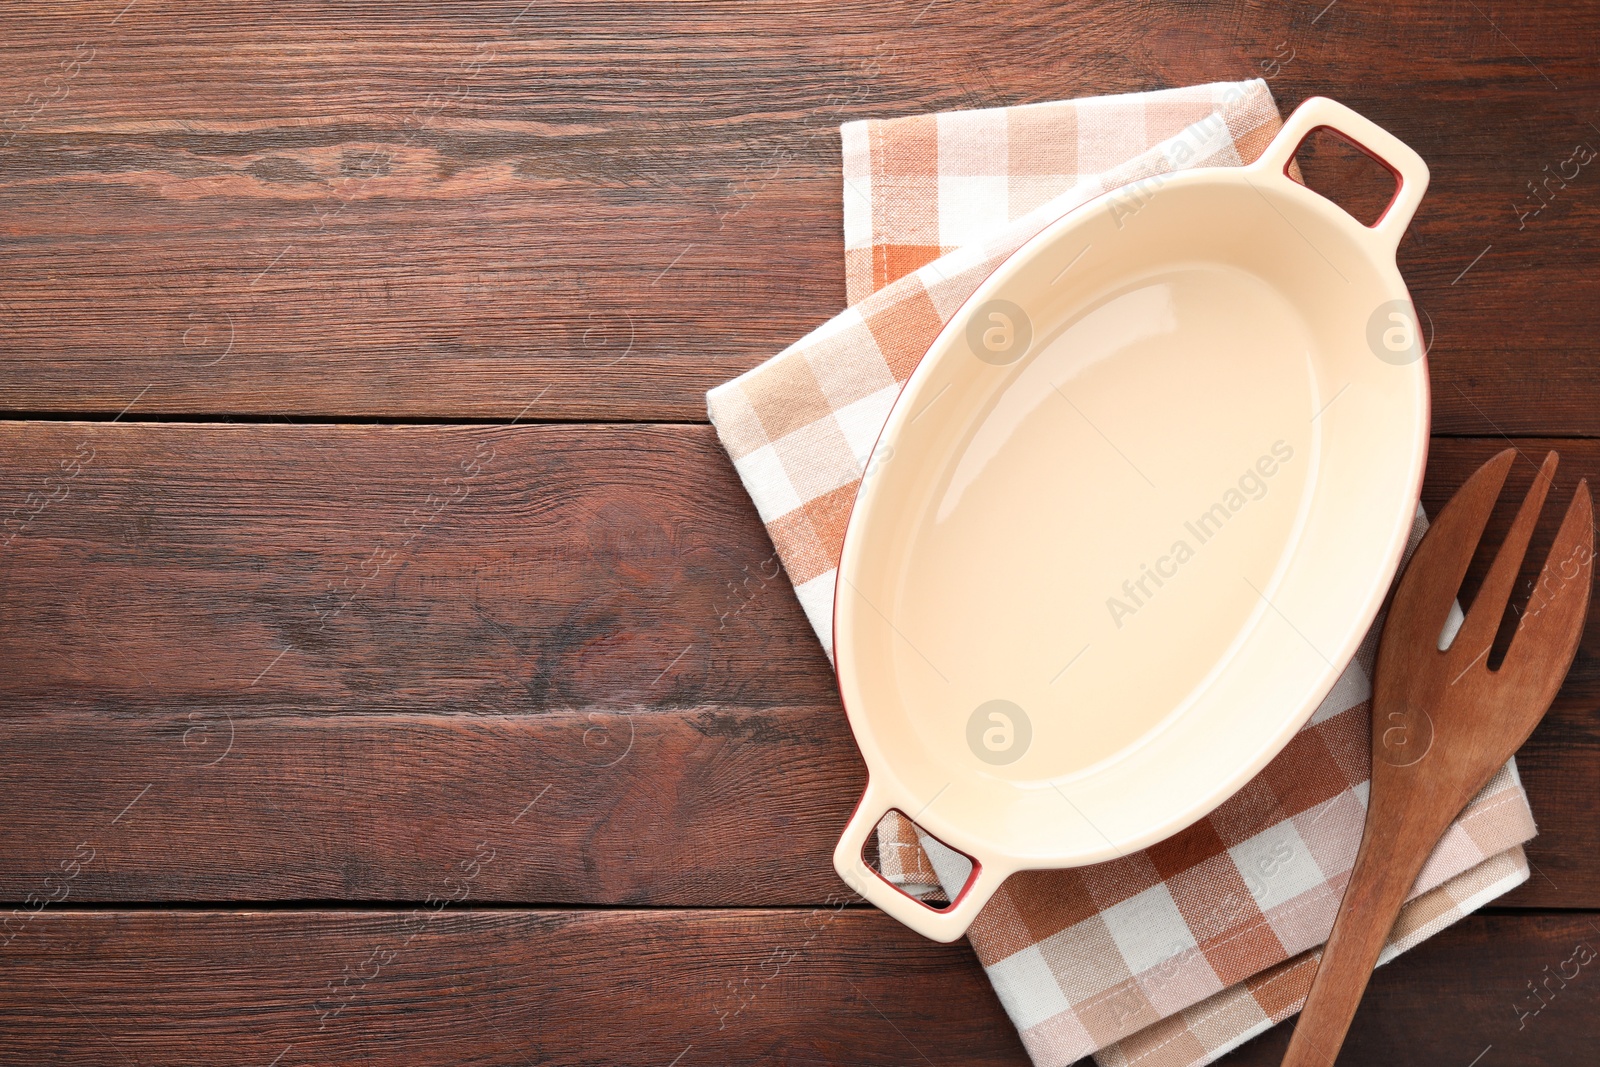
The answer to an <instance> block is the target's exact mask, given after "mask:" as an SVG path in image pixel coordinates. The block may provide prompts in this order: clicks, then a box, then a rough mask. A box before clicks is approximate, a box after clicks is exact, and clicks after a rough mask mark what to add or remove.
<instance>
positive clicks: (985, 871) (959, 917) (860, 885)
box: [833, 781, 1011, 941]
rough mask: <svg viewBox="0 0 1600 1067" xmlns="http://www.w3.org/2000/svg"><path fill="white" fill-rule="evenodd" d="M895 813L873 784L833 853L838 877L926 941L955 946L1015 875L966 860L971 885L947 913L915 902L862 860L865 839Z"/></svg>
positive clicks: (1002, 869)
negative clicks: (997, 893)
mask: <svg viewBox="0 0 1600 1067" xmlns="http://www.w3.org/2000/svg"><path fill="white" fill-rule="evenodd" d="M891 810H898V809H897V808H896V805H895V804H894V803H893V802H892V801H891V800H890V799H889V798H888V797H887V796H885V795H884V793H883V792H882V791H881V790H880V789H877V788H874V785H873V783H872V782H870V781H869V782H868V783H867V790H866V792H865V793H863V794H861V803H859V804H857V805H856V810H855V814H853V815H851V816H850V822H849V823H848V824H846V826H845V828H844V835H843V836H841V837H840V838H839V844H838V846H837V847H835V848H834V850H833V867H834V870H836V871H838V872H839V877H841V878H843V879H844V881H845V884H846V885H848V886H849V887H850V888H851V889H853V890H855V891H856V892H857V893H859V894H861V895H862V896H863V897H865V898H866V899H867V900H868V901H869V902H871V903H872V904H875V905H877V906H878V907H879V908H881V909H882V910H883V911H885V912H887V913H888V914H889V916H890V917H891V918H894V919H897V920H899V921H900V922H902V923H904V924H905V925H906V926H909V927H911V929H913V930H915V931H916V932H917V933H919V934H921V935H922V936H923V937H927V938H931V939H933V940H934V941H954V940H955V939H956V938H958V937H960V936H961V935H962V934H964V933H966V932H967V927H969V926H971V925H972V920H974V919H976V918H977V917H978V912H980V911H982V910H983V906H984V905H985V904H987V903H988V902H989V898H990V897H991V896H993V895H994V891H995V890H996V889H999V888H1000V883H1001V882H1004V881H1005V880H1006V876H1007V875H1009V874H1010V873H1011V872H1010V871H1009V870H1008V869H1005V868H1003V867H1002V866H1001V865H999V864H997V863H994V862H985V861H984V860H982V859H980V858H978V857H977V856H968V857H967V858H968V859H970V860H971V861H972V873H971V874H969V875H968V876H967V884H966V885H964V886H962V887H961V892H959V893H957V894H956V898H955V900H953V901H951V903H950V904H949V905H948V906H946V907H944V908H934V907H931V906H930V905H927V904H924V903H922V901H920V900H918V899H917V898H916V897H913V896H910V895H909V894H907V893H904V892H901V890H900V889H899V887H897V886H895V885H894V884H893V883H891V882H889V881H888V880H887V879H885V878H884V877H883V875H881V874H879V873H878V872H877V871H875V870H873V869H872V868H871V867H869V866H867V861H866V860H865V859H864V858H863V857H862V855H861V852H862V849H863V848H864V847H865V846H866V843H867V835H868V834H870V833H872V831H873V830H875V829H876V828H877V826H878V823H879V822H880V821H881V820H882V819H883V817H884V816H885V815H887V814H888V813H889V812H890V811H891Z"/></svg>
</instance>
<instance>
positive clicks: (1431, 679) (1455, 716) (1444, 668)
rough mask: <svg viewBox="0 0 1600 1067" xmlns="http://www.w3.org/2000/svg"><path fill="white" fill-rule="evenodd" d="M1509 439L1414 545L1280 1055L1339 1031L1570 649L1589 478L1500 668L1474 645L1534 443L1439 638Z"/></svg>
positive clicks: (1547, 474)
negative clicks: (1312, 961)
mask: <svg viewBox="0 0 1600 1067" xmlns="http://www.w3.org/2000/svg"><path fill="white" fill-rule="evenodd" d="M1516 455H1517V452H1516V450H1515V449H1507V450H1506V451H1504V452H1501V453H1500V454H1499V455H1498V456H1495V457H1494V458H1493V459H1491V460H1490V461H1489V462H1488V463H1485V464H1484V465H1483V466H1482V467H1480V468H1478V470H1477V471H1476V472H1475V473H1474V474H1473V475H1472V477H1471V478H1469V479H1468V480H1467V483H1466V484H1465V485H1463V486H1462V487H1461V489H1460V490H1459V491H1458V492H1457V493H1456V495H1455V496H1454V497H1453V498H1452V499H1451V501H1450V503H1449V504H1448V505H1446V506H1445V509H1444V511H1443V512H1441V513H1440V515H1439V518H1438V521H1437V522H1435V523H1434V524H1433V526H1432V527H1431V528H1430V529H1429V530H1428V532H1427V534H1426V536H1424V537H1423V539H1422V543H1421V544H1420V545H1418V546H1417V551H1416V554H1415V555H1414V556H1413V557H1412V558H1411V564H1410V566H1408V567H1407V568H1406V572H1405V577H1404V578H1403V579H1401V582H1400V587H1399V589H1398V590H1397V591H1396V592H1395V596H1394V603H1393V605H1392V606H1391V608H1390V610H1389V619H1388V622H1387V623H1386V624H1385V626H1384V629H1383V639H1382V642H1381V644H1380V645H1379V647H1378V663H1377V674H1376V677H1375V679H1374V681H1373V693H1372V792H1371V795H1370V799H1369V801H1368V804H1367V824H1366V832H1365V833H1364V834H1363V836H1362V838H1361V849H1360V851H1359V852H1358V853H1357V854H1356V862H1355V868H1354V870H1352V871H1351V872H1350V883H1349V885H1348V886H1347V887H1346V889H1345V892H1344V899H1343V900H1342V901H1341V902H1340V905H1339V914H1338V917H1337V918H1336V919H1335V920H1334V924H1333V934H1332V935H1331V936H1330V937H1329V938H1328V944H1327V947H1326V948H1324V949H1323V952H1322V963H1321V964H1320V966H1319V967H1318V969H1317V976H1316V979H1315V980H1314V981H1313V982H1312V985H1311V994H1310V996H1309V997H1308V998H1307V999H1306V1005H1305V1008H1304V1009H1303V1010H1302V1011H1301V1013H1300V1019H1299V1022H1298V1023H1296V1025H1295V1030H1294V1036H1293V1037H1292V1038H1291V1039H1290V1042H1289V1050H1288V1052H1287V1053H1285V1055H1284V1057H1283V1063H1284V1067H1309V1065H1316V1067H1325V1065H1328V1064H1332V1063H1333V1062H1334V1058H1335V1057H1336V1056H1337V1055H1338V1053H1339V1046H1340V1045H1341V1044H1343V1042H1344V1037H1345V1032H1346V1031H1347V1030H1349V1028H1350V1020H1351V1019H1352V1018H1353V1017H1354V1016H1355V1013H1356V1006H1357V1005H1358V1004H1359V1003H1360V1002H1361V994H1362V992H1363V991H1364V990H1365V989H1366V987H1367V980H1368V979H1369V978H1370V977H1371V976H1372V969H1373V968H1374V967H1375V966H1377V963H1378V954H1379V952H1380V951H1382V949H1383V945H1384V941H1385V940H1386V938H1387V936H1388V934H1389V931H1390V929H1391V928H1392V927H1393V926H1394V921H1395V917H1396V916H1397V915H1398V914H1399V913H1400V905H1401V904H1403V903H1404V902H1405V898H1406V894H1407V893H1408V892H1409V891H1410V889H1411V887H1412V885H1413V884H1414V883H1415V882H1416V880H1417V875H1418V874H1419V873H1420V872H1421V870H1422V866H1423V864H1424V863H1425V862H1426V861H1427V859H1428V856H1429V855H1430V854H1431V853H1432V852H1433V849H1434V846H1435V845H1437V844H1438V842H1439V839H1440V838H1441V837H1442V836H1444V832H1445V830H1446V829H1448V828H1449V826H1450V823H1451V821H1452V820H1453V819H1455V817H1456V815H1457V814H1459V813H1460V811H1461V809H1462V808H1463V807H1465V806H1466V803H1467V801H1469V800H1471V799H1472V797H1474V796H1475V795H1477V793H1478V792H1479V790H1481V789H1482V788H1483V787H1484V786H1485V785H1486V784H1487V783H1488V781H1489V779H1490V778H1491V777H1492V776H1493V775H1494V773H1495V772H1496V771H1497V770H1499V769H1500V767H1501V766H1503V765H1504V764H1505V762H1506V760H1508V759H1510V758H1511V756H1512V754H1513V753H1515V752H1516V750H1517V748H1518V747H1520V746H1521V744H1522V743H1523V742H1524V741H1525V740H1527V738H1528V735H1529V734H1530V733H1532V732H1533V728H1534V726H1536V725H1537V724H1538V722H1539V720H1540V719H1541V718H1543V717H1544V713H1545V709H1547V708H1548V707H1549V706H1550V701H1551V700H1553V699H1554V698H1555V695H1556V690H1557V689H1559V688H1560V686H1561V682H1562V679H1563V678H1565V677H1566V673H1567V669H1568V668H1569V667H1570V666H1571V665H1572V658H1573V656H1574V655H1575V654H1576V653H1577V650H1578V639H1579V637H1580V636H1581V635H1582V632H1583V621H1584V615H1585V613H1586V612H1587V610H1588V606H1589V586H1590V581H1591V578H1592V574H1591V570H1592V562H1593V559H1594V518H1593V510H1592V505H1591V503H1590V500H1589V484H1588V482H1587V481H1582V482H1579V483H1578V489H1577V492H1576V493H1575V494H1574V495H1573V498H1572V503H1571V504H1570V505H1568V507H1567V513H1566V516H1565V517H1564V518H1563V519H1562V522H1561V530H1560V532H1559V533H1557V534H1556V538H1555V543H1554V544H1553V545H1552V546H1551V548H1550V554H1549V555H1548V556H1547V557H1546V558H1545V563H1544V567H1543V569H1542V570H1541V571H1540V574H1539V584H1538V586H1537V587H1535V589H1534V591H1533V595H1532V597H1531V598H1530V600H1529V602H1528V607H1527V610H1526V611H1525V612H1523V615H1522V618H1521V620H1520V621H1519V622H1518V624H1517V630H1516V633H1515V635H1514V636H1513V638H1512V641H1511V646H1510V648H1509V649H1508V650H1507V651H1506V656H1505V660H1504V662H1502V663H1501V664H1500V666H1499V668H1498V669H1497V670H1492V671H1491V670H1489V668H1488V666H1487V660H1488V658H1489V649H1490V646H1491V645H1492V644H1493V643H1494V638H1495V632H1496V631H1497V630H1498V629H1499V626H1500V619H1501V616H1502V615H1503V614H1504V613H1505V607H1506V603H1507V601H1508V600H1509V599H1510V597H1511V589H1512V586H1513V585H1514V584H1515V583H1516V580H1517V572H1518V570H1519V569H1520V568H1521V566H1522V559H1523V556H1524V555H1525V554H1526V553H1527V550H1528V540H1529V538H1530V537H1531V536H1532V534H1533V528H1534V525H1535V523H1536V522H1537V521H1538V518H1539V511H1540V509H1541V508H1542V507H1543V506H1544V499H1545V494H1546V492H1547V491H1548V490H1549V488H1550V482H1551V479H1552V478H1553V477H1554V476H1555V470H1556V464H1557V462H1558V457H1557V455H1556V453H1554V452H1551V453H1549V454H1548V455H1546V456H1545V459H1544V463H1543V465H1542V466H1541V467H1540V468H1539V474H1538V476H1537V477H1536V478H1535V479H1534V482H1533V485H1532V486H1531V487H1530V488H1529V490H1528V495H1527V496H1526V497H1525V498H1524V499H1523V501H1522V506H1521V508H1519V509H1518V511H1517V517H1516V519H1515V521H1514V522H1513V523H1512V526H1511V532H1510V533H1509V534H1508V535H1507V536H1506V540H1505V543H1504V544H1502V545H1501V546H1500V551H1499V552H1498V553H1496V555H1495V558H1494V563H1493V565H1492V566H1491V567H1490V569H1489V574H1488V576H1487V577H1486V578H1485V579H1484V581H1483V587H1482V588H1481V589H1480V590H1479V591H1478V595H1477V596H1476V597H1475V598H1474V599H1473V602H1472V608H1471V610H1470V611H1468V613H1467V617H1466V621H1465V622H1464V623H1463V624H1462V626H1461V629H1460V631H1459V632H1458V633H1457V634H1456V636H1455V640H1454V641H1452V642H1451V643H1450V647H1449V648H1448V649H1447V650H1445V651H1440V650H1439V637H1440V634H1441V632H1442V631H1443V629H1444V624H1445V620H1446V618H1447V617H1448V615H1449V613H1450V608H1451V604H1452V603H1453V602H1454V599H1455V596H1456V591H1457V590H1458V589H1459V588H1460V587H1461V579H1462V577H1463V576H1464V575H1465V574H1466V572H1467V565H1468V564H1469V563H1471V561H1472V555H1473V552H1474V550H1475V549H1476V548H1477V546H1478V541H1479V539H1480V538H1481V537H1482V536H1483V529H1484V526H1485V524H1486V523H1487V522H1488V520H1489V514H1490V512H1491V511H1492V510H1493V509H1494V504H1495V501H1496V499H1498V497H1499V495H1500V489H1501V487H1502V486H1503V485H1504V484H1505V478H1506V472H1507V471H1509V470H1510V469H1511V463H1512V460H1513V459H1514V458H1515V457H1516Z"/></svg>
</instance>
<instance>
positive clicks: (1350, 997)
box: [1283, 819, 1443, 1067]
mask: <svg viewBox="0 0 1600 1067" xmlns="http://www.w3.org/2000/svg"><path fill="white" fill-rule="evenodd" d="M1375 821H1376V820H1371V819H1369V822H1368V827H1369V830H1370V829H1371V828H1372V826H1373V824H1374V822H1375ZM1442 833H1443V830H1442V829H1440V830H1439V831H1438V832H1434V833H1432V834H1431V836H1428V832H1427V831H1424V832H1422V833H1419V832H1418V831H1417V830H1416V829H1414V828H1409V827H1408V828H1404V829H1401V830H1400V831H1399V832H1398V833H1381V834H1380V839H1378V840H1374V839H1373V835H1372V833H1370V832H1369V833H1368V834H1366V835H1365V836H1364V837H1362V839H1361V849H1360V851H1359V852H1357V853H1356V862H1355V867H1354V869H1352V870H1351V872H1350V881H1349V882H1348V883H1347V885H1348V887H1349V888H1347V889H1346V890H1345V894H1344V899H1343V900H1342V901H1340V903H1339V914H1338V917H1337V918H1336V919H1335V920H1334V930H1333V936H1332V937H1330V938H1329V939H1328V943H1327V945H1326V946H1325V947H1324V948H1323V950H1322V962H1321V964H1320V965H1318V967H1317V975H1316V978H1315V979H1313V980H1312V983H1311V992H1310V994H1309V995H1308V996H1307V997H1306V1003H1305V1007H1304V1008H1302V1009H1301V1010H1300V1018H1299V1020H1298V1021H1297V1022H1296V1023H1295V1028H1294V1036H1293V1037H1292V1038H1290V1039H1289V1049H1288V1051H1287V1052H1285V1053H1284V1056H1283V1067H1330V1065H1331V1064H1333V1062H1334V1061H1335V1060H1336V1059H1337V1058H1338V1055H1339V1046H1340V1045H1341V1044H1343V1042H1344V1035H1345V1032H1346V1031H1347V1030H1349V1029H1350V1021H1351V1020H1352V1019H1354V1018H1355V1014H1356V1008H1357V1007H1358V1006H1360V1004H1361V995H1362V994H1363V993H1364V992H1366V989H1367V981H1368V980H1369V979H1370V978H1371V977H1372V969H1373V968H1374V967H1376V966H1377V965H1378V956H1379V955H1380V954H1381V953H1382V952H1383V946H1384V943H1385V942H1386V941H1387V940H1388V937H1389V931H1390V930H1392V929H1394V921H1395V919H1396V918H1397V917H1398V916H1399V914H1400V907H1401V905H1403V904H1404V903H1405V900H1406V894H1407V893H1408V892H1409V891H1410V890H1411V887H1412V886H1413V885H1414V884H1415V883H1416V880H1417V875H1418V874H1420V873H1421V871H1422V866H1423V864H1424V863H1426V862H1427V859H1428V856H1429V855H1430V854H1431V853H1432V851H1433V846H1434V845H1435V844H1437V843H1438V840H1439V837H1440V836H1441V835H1442ZM1347 913H1348V914H1347Z"/></svg>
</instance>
